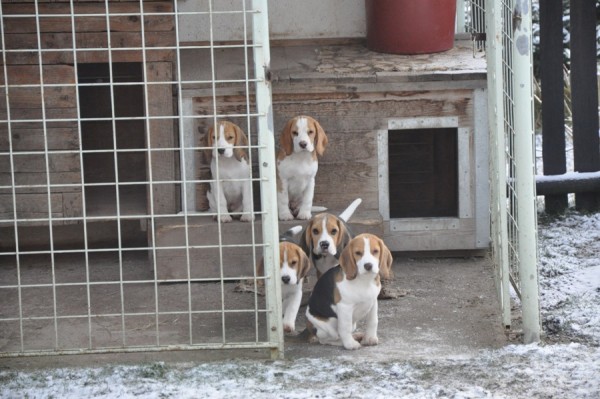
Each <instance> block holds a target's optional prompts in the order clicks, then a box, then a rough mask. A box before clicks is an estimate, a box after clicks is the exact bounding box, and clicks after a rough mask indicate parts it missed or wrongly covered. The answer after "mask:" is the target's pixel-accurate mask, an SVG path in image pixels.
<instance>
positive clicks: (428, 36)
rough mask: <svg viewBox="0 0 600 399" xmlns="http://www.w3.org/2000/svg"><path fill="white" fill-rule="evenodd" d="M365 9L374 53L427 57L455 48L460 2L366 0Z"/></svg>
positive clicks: (439, 0) (370, 46) (369, 43)
mask: <svg viewBox="0 0 600 399" xmlns="http://www.w3.org/2000/svg"><path fill="white" fill-rule="evenodd" d="M365 6H366V12H367V47H368V48H369V49H370V50H373V51H378V52H382V53H394V54H425V53H437V52H440V51H446V50H449V49H451V48H452V46H453V45H454V26H455V17H456V0H365Z"/></svg>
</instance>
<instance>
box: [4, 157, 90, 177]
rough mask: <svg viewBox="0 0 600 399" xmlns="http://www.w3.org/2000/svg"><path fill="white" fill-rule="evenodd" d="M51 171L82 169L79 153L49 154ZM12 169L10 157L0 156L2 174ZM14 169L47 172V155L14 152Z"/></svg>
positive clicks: (17, 170)
mask: <svg viewBox="0 0 600 399" xmlns="http://www.w3.org/2000/svg"><path fill="white" fill-rule="evenodd" d="M48 166H49V170H50V173H57V172H78V171H79V170H80V165H79V154H48ZM10 170H11V167H10V158H9V157H8V156H6V155H4V156H2V157H0V174H6V173H8V171H10ZM12 170H13V172H14V173H46V156H45V155H44V154H40V155H21V154H18V153H15V154H13V160H12Z"/></svg>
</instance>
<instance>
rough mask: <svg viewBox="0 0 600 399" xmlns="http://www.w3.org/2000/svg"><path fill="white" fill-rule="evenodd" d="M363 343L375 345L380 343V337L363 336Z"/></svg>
mask: <svg viewBox="0 0 600 399" xmlns="http://www.w3.org/2000/svg"><path fill="white" fill-rule="evenodd" d="M360 342H361V343H362V344H363V345H368V346H373V345H377V344H379V338H377V337H367V336H365V337H363V339H362V341H360Z"/></svg>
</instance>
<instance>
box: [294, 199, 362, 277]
mask: <svg viewBox="0 0 600 399" xmlns="http://www.w3.org/2000/svg"><path fill="white" fill-rule="evenodd" d="M361 202H362V199H360V198H357V199H356V200H354V201H353V202H352V203H351V204H350V206H348V208H346V210H344V212H342V213H341V214H340V216H335V215H332V214H331V213H320V214H318V215H315V216H313V217H312V218H311V219H310V221H309V222H308V224H307V225H306V227H305V228H304V230H303V231H302V233H301V235H300V237H301V239H300V246H301V247H302V249H303V250H304V252H306V254H307V255H308V256H309V257H310V260H311V261H312V264H313V265H314V266H315V268H316V269H317V277H318V278H320V277H321V276H322V275H323V274H325V272H326V271H327V270H329V269H331V268H332V267H334V266H337V265H338V264H339V258H340V254H341V253H342V250H343V249H344V248H345V247H346V245H347V244H348V242H350V240H351V239H352V237H353V234H352V233H351V231H350V229H349V228H348V226H347V225H346V222H347V221H348V220H349V219H350V218H351V217H352V214H354V211H355V210H356V208H357V207H358V205H360V203H361Z"/></svg>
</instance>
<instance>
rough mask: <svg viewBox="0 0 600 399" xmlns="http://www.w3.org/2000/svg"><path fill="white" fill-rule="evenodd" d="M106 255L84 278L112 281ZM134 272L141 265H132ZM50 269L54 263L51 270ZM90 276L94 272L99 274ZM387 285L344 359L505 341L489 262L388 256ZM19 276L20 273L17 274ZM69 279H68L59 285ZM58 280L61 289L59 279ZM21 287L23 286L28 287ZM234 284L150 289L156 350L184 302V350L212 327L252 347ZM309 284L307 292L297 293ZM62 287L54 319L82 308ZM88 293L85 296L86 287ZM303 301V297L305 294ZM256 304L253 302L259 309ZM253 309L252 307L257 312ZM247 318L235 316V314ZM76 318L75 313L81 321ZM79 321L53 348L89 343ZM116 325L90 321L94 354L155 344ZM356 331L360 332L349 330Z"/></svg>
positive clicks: (309, 350) (171, 334)
mask: <svg viewBox="0 0 600 399" xmlns="http://www.w3.org/2000/svg"><path fill="white" fill-rule="evenodd" d="M114 263H115V262H113V260H112V259H110V256H108V255H105V256H104V258H103V259H102V258H101V259H98V260H97V262H90V265H93V266H94V267H91V271H92V273H91V275H92V276H94V270H97V269H98V270H101V275H102V280H103V281H105V279H107V278H109V275H110V274H114V278H115V279H116V281H118V276H119V273H121V271H120V270H118V268H116V267H115V266H111V265H114ZM142 263H143V262H142ZM142 263H140V262H136V261H135V259H124V262H123V264H124V266H129V267H126V268H124V270H129V271H130V272H131V270H132V269H134V268H135V267H139V268H144V269H142V271H143V272H144V273H147V274H148V276H147V277H149V276H150V275H151V274H150V271H149V270H147V269H145V266H144V265H143V264H142ZM60 264H62V263H60V262H57V266H59V265H60ZM64 264H65V268H66V270H63V267H57V273H56V274H55V277H54V278H55V279H58V280H60V281H68V279H69V278H70V279H75V278H76V277H75V276H76V275H78V274H79V273H80V271H78V270H77V268H73V267H71V270H70V272H69V267H68V266H66V265H68V264H71V265H72V264H73V262H71V263H68V262H67V263H64ZM27 269H28V270H29V271H30V272H31V273H29V274H30V278H31V281H38V282H43V281H45V280H47V279H48V278H50V277H51V276H48V273H47V268H44V267H43V260H40V263H39V264H37V265H35V264H33V265H30V266H29V267H28V268H27ZM9 271H10V268H9V267H3V268H1V274H0V279H1V280H3V281H5V282H6V280H7V279H9V278H10V277H9V275H10V273H9ZM99 273H100V272H99ZM394 274H395V277H394V280H393V281H392V283H391V287H392V288H393V289H396V290H397V291H398V292H400V293H401V294H402V296H400V297H398V298H395V299H389V300H382V301H380V307H379V342H380V344H379V345H378V346H376V347H363V348H361V349H359V350H358V351H354V352H352V356H358V357H365V358H368V359H371V360H386V359H390V360H391V359H407V358H433V357H447V356H461V355H465V354H470V353H472V352H474V351H477V350H479V349H483V348H490V349H492V348H498V347H501V346H503V345H505V344H506V343H507V342H508V338H507V334H506V331H505V330H504V328H503V326H502V325H501V324H502V323H501V319H500V309H499V304H498V300H497V296H496V291H495V286H494V279H493V270H492V264H491V261H490V260H489V259H487V258H485V257H465V258H407V257H403V256H398V255H396V257H395V261H394ZM26 275H27V274H26ZM69 276H70V277H69ZM65 279H66V280H65ZM31 281H30V282H31ZM235 286H236V284H234V283H228V284H224V285H221V284H206V283H204V284H192V285H191V289H190V291H189V292H190V293H191V295H190V296H189V297H188V294H187V293H188V287H187V284H165V285H159V286H158V287H157V290H158V291H157V292H158V293H159V300H160V301H159V302H160V307H161V311H164V312H166V313H168V312H170V311H172V312H173V315H169V314H166V315H164V316H162V317H161V319H160V321H159V328H160V334H159V336H160V343H161V344H165V343H167V344H173V345H177V344H180V343H186V341H188V340H189V336H190V327H189V326H190V324H189V321H188V320H189V317H188V316H187V315H185V316H184V315H181V314H178V311H179V310H183V309H185V308H186V306H188V300H190V301H192V306H193V308H194V309H196V310H198V309H200V310H202V309H204V310H206V312H207V313H206V314H202V313H200V314H198V315H194V316H193V317H194V319H193V323H192V324H193V326H194V328H193V332H192V337H193V338H192V341H193V342H195V343H197V342H220V340H221V339H222V323H223V322H224V323H225V325H226V329H225V331H226V334H227V339H228V340H231V341H233V342H237V341H239V342H242V341H244V340H248V339H250V340H252V339H253V337H255V336H256V334H257V332H258V337H259V338H263V330H264V328H262V325H263V323H264V317H260V316H259V317H258V321H259V323H258V324H259V328H258V329H257V328H256V323H255V322H254V320H255V315H254V312H253V311H252V309H253V308H254V305H255V303H254V300H255V298H256V297H255V296H254V295H253V294H251V293H239V292H235ZM309 286H310V284H307V289H308V287H309ZM68 288H69V287H64V291H65V292H64V294H61V293H58V294H57V309H58V314H62V313H63V312H64V313H65V314H79V313H81V310H82V306H85V303H86V301H85V298H86V295H85V290H84V289H83V288H81V287H77V286H75V287H73V288H72V289H68ZM92 288H94V287H92ZM120 292H121V287H120V285H119V284H114V285H106V284H102V285H99V286H98V287H96V289H94V290H92V291H91V298H92V301H91V302H92V304H93V307H94V308H93V309H92V312H97V313H102V314H107V315H110V314H111V312H114V314H115V315H116V314H118V313H119V311H120V308H119V307H120V306H121V305H120V303H121V301H120V300H119V298H120ZM122 292H123V295H124V296H125V298H127V300H126V301H124V303H125V304H126V305H125V307H126V309H124V310H125V312H131V313H143V311H144V309H148V310H151V309H152V308H153V306H154V287H153V285H148V284H127V285H126V286H125V287H124V288H123V291H122ZM307 294H308V293H307ZM24 298H26V300H25V301H24V303H23V305H24V306H23V310H24V311H25V313H26V314H31V315H42V314H48V313H49V312H52V308H53V305H52V301H51V300H50V298H51V292H50V291H48V292H46V293H45V294H43V291H40V290H38V291H37V295H30V296H24ZM262 300H263V299H262V297H258V301H259V302H260V301H262ZM14 303H16V302H15V301H12V300H11V298H10V297H5V298H4V299H3V300H2V302H1V306H0V312H1V314H2V318H6V317H7V316H9V315H11V314H14V313H15V311H16V309H15V308H14V307H15V306H14ZM222 304H224V307H225V309H235V311H234V312H232V313H226V315H225V317H224V318H221V316H220V315H218V316H216V315H215V314H213V313H211V312H212V311H213V310H217V309H219V308H220V307H221V305H222ZM259 307H260V304H259ZM244 309H246V310H249V311H248V312H244V311H243V310H244ZM304 311H305V307H302V308H301V309H300V312H299V316H298V320H297V323H296V325H297V329H298V330H300V329H301V328H302V327H303V325H304V323H305V317H304ZM84 314H85V313H84ZM87 321H88V320H87V318H73V319H66V320H64V321H60V323H59V326H58V329H59V334H58V341H59V344H60V346H61V347H63V348H76V347H78V345H83V347H85V345H86V344H87V343H88V342H89V340H90V334H88V333H89V332H90V331H89V326H88V323H87ZM52 323H53V322H50V321H47V322H30V323H27V322H26V323H24V326H25V327H26V337H27V338H26V339H25V344H26V345H27V347H28V348H32V347H40V348H45V347H48V346H50V347H51V346H52V344H53V342H54V340H55V339H56V336H55V334H54V329H53V328H52V327H53V326H52ZM122 323H123V319H122V318H121V317H119V316H113V317H108V316H107V317H103V318H97V319H95V320H94V321H93V323H92V328H91V340H92V343H93V344H94V345H98V346H102V345H119V343H120V342H122V341H123V340H125V341H126V342H127V343H128V344H130V345H152V344H154V343H155V342H156V336H157V334H156V324H155V323H154V316H153V315H146V316H144V315H141V316H139V317H135V318H133V317H128V318H126V320H125V325H126V328H125V329H124V331H125V332H124V333H123V332H122V329H121V328H120V327H121V325H122ZM4 325H5V327H10V328H2V329H1V330H2V332H1V333H0V351H10V350H16V349H17V348H18V345H20V340H19V338H18V337H19V335H18V329H17V328H16V324H14V323H13V324H12V325H10V326H9V325H8V323H4ZM359 329H360V325H359ZM348 354H349V352H348V351H346V350H345V349H343V348H340V347H329V346H323V345H319V344H308V343H306V342H304V341H303V339H302V338H301V337H298V336H286V340H285V358H286V359H290V360H293V359H299V358H316V357H335V356H341V355H348ZM239 357H243V358H264V359H268V358H269V356H268V353H266V351H265V350H224V351H212V350H210V351H208V350H198V351H172V352H160V353H134V354H127V355H124V354H116V355H115V354H108V355H104V354H103V355H74V356H44V357H26V358H17V359H15V358H8V359H0V367H3V366H4V367H6V366H8V365H10V367H20V366H23V367H27V366H33V367H38V366H42V367H43V366H54V367H55V366H59V365H64V366H67V365H99V364H106V363H131V362H133V363H138V362H146V361H156V360H165V361H205V360H220V359H229V358H239Z"/></svg>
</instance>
